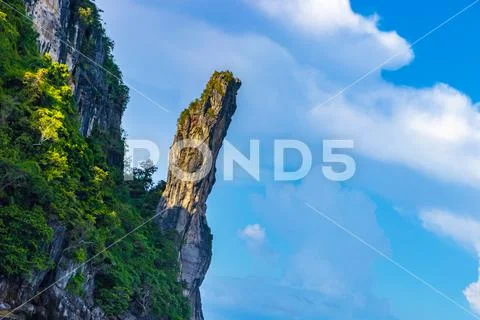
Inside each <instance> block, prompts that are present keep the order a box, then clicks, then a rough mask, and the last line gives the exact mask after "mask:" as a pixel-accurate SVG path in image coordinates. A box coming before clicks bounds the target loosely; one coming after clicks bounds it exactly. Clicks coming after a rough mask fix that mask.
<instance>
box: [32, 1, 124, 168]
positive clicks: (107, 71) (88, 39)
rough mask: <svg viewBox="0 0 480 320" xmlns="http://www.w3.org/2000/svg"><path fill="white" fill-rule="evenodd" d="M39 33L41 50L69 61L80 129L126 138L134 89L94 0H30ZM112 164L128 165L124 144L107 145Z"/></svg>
mask: <svg viewBox="0 0 480 320" xmlns="http://www.w3.org/2000/svg"><path fill="white" fill-rule="evenodd" d="M24 2H25V6H26V9H27V12H28V14H29V16H30V17H31V18H32V21H33V24H34V26H35V28H36V30H37V32H38V34H39V37H38V42H39V48H40V51H41V53H49V54H50V55H51V56H52V58H53V60H54V61H58V62H61V63H65V64H67V65H68V67H69V69H70V71H71V74H72V79H73V83H72V85H73V87H74V95H75V100H76V106H77V108H78V113H79V116H80V132H81V133H82V135H84V136H90V135H92V134H93V133H94V132H95V130H98V132H97V134H99V135H100V134H101V135H108V137H109V140H110V141H120V140H121V121H122V115H123V111H124V110H125V107H126V104H127V102H128V89H127V87H126V86H125V85H124V84H123V82H122V79H121V77H122V75H121V73H120V71H119V69H118V67H117V66H116V64H115V63H114V62H113V58H112V48H113V43H112V41H111V40H110V39H109V38H108V37H107V36H106V35H105V30H104V29H103V26H102V24H101V19H100V17H99V12H98V9H97V7H96V6H95V5H94V4H93V3H92V2H91V1H89V0H24ZM105 148H106V149H107V150H106V151H107V152H108V156H109V161H110V163H111V164H115V165H117V166H122V164H123V146H122V145H120V144H116V145H113V146H112V145H105Z"/></svg>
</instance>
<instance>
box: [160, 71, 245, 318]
mask: <svg viewBox="0 0 480 320" xmlns="http://www.w3.org/2000/svg"><path fill="white" fill-rule="evenodd" d="M240 85H241V83H240V81H239V80H238V79H235V78H234V77H233V75H232V74H231V73H230V72H220V73H219V72H216V73H214V75H213V76H212V78H211V79H210V81H209V83H208V84H207V88H206V89H205V91H204V93H203V94H202V97H201V99H200V100H196V101H194V102H193V103H192V104H191V105H190V107H189V108H188V109H186V110H185V111H184V112H183V113H182V115H181V116H180V119H179V122H178V127H177V133H176V135H175V138H174V144H173V146H172V148H171V159H176V166H178V167H179V168H181V169H182V170H183V171H184V172H189V173H192V172H197V171H198V170H199V169H200V168H201V167H202V164H203V161H204V160H203V156H202V155H201V154H200V153H199V152H198V151H194V150H193V149H189V148H185V149H183V150H180V147H179V145H178V143H179V142H180V141H182V140H183V141H185V140H186V139H189V140H194V141H202V142H203V143H204V144H205V145H206V146H208V149H209V150H210V151H211V155H212V168H211V170H210V171H208V172H207V173H206V176H205V177H204V178H203V179H201V180H200V181H184V180H182V179H179V177H178V176H176V175H175V174H173V172H172V163H171V164H170V170H169V174H168V180H167V185H166V189H165V192H164V194H163V198H162V200H161V201H160V204H159V206H158V208H157V213H158V214H159V218H158V221H157V224H158V226H159V228H160V229H161V230H162V231H163V232H173V233H174V235H175V239H176V244H177V246H178V250H179V262H180V271H181V272H180V281H182V283H183V284H184V295H185V296H186V297H188V299H189V300H190V303H191V306H192V311H193V315H192V320H201V319H203V314H202V304H201V298H200V291H199V288H200V285H201V284H202V282H203V279H204V278H205V274H206V273H207V270H208V267H209V266H210V261H211V257H212V234H211V232H210V228H209V227H208V224H207V218H206V216H205V214H206V209H207V207H206V201H207V197H208V195H209V194H210V191H211V190H212V187H213V185H214V183H215V171H216V168H215V160H216V159H217V156H218V152H219V151H220V148H221V146H222V143H223V139H224V138H225V135H226V134H227V130H228V127H229V125H230V122H231V119H232V116H233V114H234V112H235V110H236V108H237V104H236V95H237V91H238V89H239V88H240Z"/></svg>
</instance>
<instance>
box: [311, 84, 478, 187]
mask: <svg viewBox="0 0 480 320" xmlns="http://www.w3.org/2000/svg"><path fill="white" fill-rule="evenodd" d="M313 115H314V119H315V120H314V125H315V126H316V127H318V128H321V130H323V131H325V132H328V133H329V134H334V135H338V136H342V137H346V138H349V139H354V141H355V147H356V150H357V151H359V152H360V153H362V154H364V155H366V156H368V157H370V158H373V159H377V160H381V161H388V162H394V163H401V164H403V165H406V166H408V167H410V168H413V169H416V170H419V171H421V172H424V173H427V174H428V175H433V176H435V177H437V178H440V179H443V180H445V181H448V182H460V183H463V184H468V185H471V186H478V185H479V183H480V150H479V149H478V148H477V147H476V146H478V145H479V144H480V115H479V113H478V112H477V106H476V105H475V104H473V103H472V101H471V100H470V98H468V97H467V96H466V95H464V94H463V93H461V92H459V91H457V90H455V89H453V88H451V87H449V86H448V85H445V84H439V85H436V86H435V87H433V88H427V89H415V88H408V87H396V86H392V85H387V84H379V85H377V86H376V87H374V88H372V92H371V93H362V92H353V93H351V94H350V95H349V97H340V98H339V99H338V100H336V101H335V102H334V103H332V104H330V105H323V106H319V107H317V108H315V109H314V110H313ZM319 123H320V124H321V125H320V124H319Z"/></svg>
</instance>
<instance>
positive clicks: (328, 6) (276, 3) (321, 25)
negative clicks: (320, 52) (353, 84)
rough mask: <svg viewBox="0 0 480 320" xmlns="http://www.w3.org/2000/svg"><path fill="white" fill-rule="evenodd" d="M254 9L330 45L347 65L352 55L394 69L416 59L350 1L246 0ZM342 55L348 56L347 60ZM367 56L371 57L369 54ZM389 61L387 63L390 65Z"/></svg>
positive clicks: (398, 39) (375, 19) (396, 37)
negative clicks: (359, 12)
mask: <svg viewBox="0 0 480 320" xmlns="http://www.w3.org/2000/svg"><path fill="white" fill-rule="evenodd" d="M247 2H248V3H249V4H251V5H252V6H253V7H255V8H257V9H259V10H260V11H262V12H263V13H265V14H266V15H268V16H270V17H272V18H274V19H277V20H278V21H280V22H281V23H283V24H285V25H286V26H288V27H291V28H294V29H295V30H298V31H300V32H301V33H303V34H305V35H308V36H311V37H312V38H313V39H314V40H315V41H317V42H320V43H321V44H326V43H329V45H330V48H331V49H334V50H332V54H336V55H337V56H339V57H340V58H341V59H342V60H343V61H344V62H348V61H352V60H354V58H353V57H352V55H351V54H350V53H351V52H352V50H353V49H354V50H355V52H356V54H355V55H360V56H361V57H362V59H364V60H363V63H365V62H366V61H365V60H367V61H368V60H370V58H373V59H372V60H371V61H373V62H374V61H376V63H377V64H380V63H381V62H386V63H385V68H389V69H395V68H399V67H401V66H404V65H405V64H408V63H409V62H410V61H411V60H412V59H413V56H414V54H413V51H412V50H411V48H410V46H409V44H408V42H407V41H406V40H405V39H404V38H402V37H400V36H399V35H398V34H397V33H396V32H395V31H389V32H385V31H381V30H380V29H379V27H378V20H379V17H378V16H377V15H373V16H371V17H364V16H362V15H359V14H357V13H355V12H353V10H352V7H351V5H350V0H335V1H332V0H247ZM343 52H348V55H349V56H350V59H345V58H348V56H346V55H345V56H344V55H343ZM367 53H368V54H367ZM387 60H388V61H387Z"/></svg>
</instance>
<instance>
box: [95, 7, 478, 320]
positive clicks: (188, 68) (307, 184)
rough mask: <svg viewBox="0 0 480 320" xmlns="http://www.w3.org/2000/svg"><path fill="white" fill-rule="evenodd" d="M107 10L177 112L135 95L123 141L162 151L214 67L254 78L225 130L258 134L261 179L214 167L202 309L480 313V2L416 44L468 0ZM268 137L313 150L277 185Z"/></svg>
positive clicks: (133, 56) (232, 319)
mask: <svg viewBox="0 0 480 320" xmlns="http://www.w3.org/2000/svg"><path fill="white" fill-rule="evenodd" d="M472 1H473V0H472ZM97 3H98V5H99V6H100V8H102V9H103V10H104V11H105V12H104V15H103V16H104V20H105V22H106V24H107V31H108V33H109V34H110V35H111V37H112V38H113V40H114V41H115V43H116V49H115V56H116V59H117V61H118V62H119V64H120V66H121V68H122V70H123V73H124V76H125V80H126V81H127V83H128V84H130V85H132V86H133V87H135V88H136V89H137V90H139V91H141V92H142V93H144V94H145V95H146V96H148V97H150V98H151V99H153V100H154V101H156V102H157V103H158V104H160V105H162V106H163V107H165V108H166V109H168V110H169V112H165V111H164V110H162V109H161V108H159V107H158V106H156V105H155V104H152V103H151V102H149V101H148V100H147V99H145V98H144V97H142V96H141V95H139V94H138V93H136V92H135V91H134V90H132V98H131V103H130V105H129V107H128V110H127V112H126V115H125V119H124V128H125V129H126V131H127V133H128V135H129V138H132V139H150V140H152V141H155V142H156V143H157V144H158V145H159V146H160V147H161V150H162V152H163V153H164V154H165V153H166V152H167V150H168V147H169V145H170V143H171V140H172V137H173V134H174V131H175V126H176V119H177V117H178V115H179V113H180V112H181V110H182V109H183V108H184V107H185V106H187V105H188V103H189V102H190V101H191V100H193V99H194V98H195V97H197V96H199V95H200V93H201V91H202V89H203V86H204V85H205V83H206V81H207V80H208V78H209V76H210V74H211V73H212V72H213V70H215V69H217V70H219V69H229V70H232V71H233V72H234V73H235V75H236V76H238V77H239V78H240V79H241V80H242V82H243V86H242V88H241V90H240V92H239V96H238V111H237V113H236V114H235V116H234V120H233V123H232V125H231V129H230V131H229V133H228V137H227V139H228V140H229V141H231V142H232V143H233V144H234V145H235V146H236V147H237V148H238V149H240V150H241V151H242V152H244V153H245V154H248V152H249V140H250V139H260V143H261V167H262V170H261V181H260V182H257V181H255V180H254V179H253V178H251V177H250V176H249V175H248V174H246V173H245V172H244V171H243V170H241V169H238V168H237V169H238V170H236V171H235V174H236V179H235V180H234V181H229V182H226V181H222V174H221V170H220V172H219V174H218V182H217V184H216V186H215V188H214V190H213V192H212V195H211V197H210V200H209V202H208V206H209V208H208V219H209V223H210V225H211V227H212V231H213V234H214V257H213V262H212V266H211V268H210V270H209V273H208V275H207V279H206V280H205V282H204V284H203V287H202V294H203V303H204V312H205V316H206V319H208V320H220V319H222V320H240V319H241V320H247V319H260V320H262V319H312V320H313V319H368V320H372V319H373V320H377V319H401V320H411V319H436V320H447V319H448V320H450V319H458V320H463V319H475V317H476V316H475V314H477V313H476V312H479V314H480V284H479V283H477V282H476V281H477V280H478V270H477V269H478V250H480V201H479V198H480V197H479V193H480V190H479V185H480V148H478V146H479V145H480V114H479V113H478V105H477V103H476V101H478V100H479V99H480V90H479V89H478V83H479V81H478V76H477V75H478V74H479V73H480V63H479V57H478V49H479V44H478V40H477V34H478V32H479V29H480V19H479V17H480V4H478V5H475V6H473V7H471V8H469V9H468V10H466V11H465V12H463V13H462V14H460V15H458V16H457V17H455V18H454V19H452V20H451V21H450V22H448V23H447V24H446V25H444V26H442V27H441V28H440V29H438V30H436V31H435V32H434V33H432V34H429V35H427V36H426V37H424V38H422V41H420V42H418V43H417V39H419V38H421V37H422V36H424V35H426V34H427V33H428V32H429V31H430V30H432V29H434V28H436V27H437V26H439V25H440V24H442V23H443V22H444V21H445V20H447V19H448V18H450V17H452V16H453V15H455V14H456V13H458V12H459V11H461V10H462V9H463V8H465V7H466V6H468V5H469V4H470V3H472V2H471V1H465V0H455V1H453V0H449V1H447V0H441V1H433V0H424V1H418V0H417V1H413V0H404V1H378V0H377V1H373V0H362V1H356V0H355V1H354V0H352V1H351V2H349V0H283V1H280V0H232V1H225V0H210V1H203V0H196V1H191V0H164V1H153V0H150V1H147V0H142V1H138V0H137V1H134V0H115V1H113V0H97ZM412 44H414V46H413V47H411V45H412ZM367 75H368V76H367ZM358 79H361V81H356V80H358ZM352 83H355V85H354V86H351V84H352ZM345 88H347V90H344V91H342V89H345ZM338 92H341V94H337V93H338ZM332 96H333V97H334V98H333V99H332V98H331V97H332ZM337 138H341V139H351V140H353V141H354V142H355V148H354V150H353V151H352V152H350V155H351V156H353V158H354V159H355V161H356V163H357V172H356V175H355V176H354V177H353V178H352V179H350V180H348V181H346V182H342V183H338V182H332V181H328V180H326V179H325V178H324V176H323V174H322V170H321V166H322V164H323V162H322V159H323V157H322V140H323V139H337ZM274 139H300V140H302V141H304V142H305V143H307V144H308V145H309V146H310V148H311V150H312V154H313V169H312V170H311V172H310V173H309V174H308V175H307V176H306V177H305V178H304V179H303V180H302V181H296V182H291V183H287V182H283V183H279V182H274V181H273V179H272V176H273V165H272V161H273V151H272V146H273V140H274ZM163 159H165V157H163ZM288 159H289V163H288V164H289V165H290V166H292V167H294V166H295V165H296V164H297V163H298V159H296V158H295V157H290V158H288ZM159 166H160V173H159V175H160V177H164V176H165V170H166V163H165V161H164V160H163V161H161V163H160V164H159ZM220 167H221V166H220ZM306 202H307V203H309V204H310V205H311V206H313V207H314V208H316V209H317V210H318V212H320V213H321V214H319V213H318V212H315V211H314V210H312V209H311V208H309V207H308V206H307V205H306V204H305V203H306ZM322 215H323V216H322ZM325 217H328V218H330V219H331V220H333V221H335V222H336V223H337V224H338V225H335V224H333V223H332V221H329V220H328V219H326V218H325ZM339 226H340V227H339ZM366 244H368V245H369V246H371V247H368V246H367V245H366ZM372 248H373V249H374V250H372ZM379 253H381V254H379ZM389 259H390V260H389ZM392 262H393V263H392ZM399 265H401V266H402V267H405V268H406V269H408V272H407V271H406V270H405V269H402V268H399ZM409 272H410V273H409ZM412 274H415V275H416V276H417V278H415V277H414V276H412ZM419 279H421V280H419ZM422 281H423V282H422ZM425 283H428V284H430V286H433V287H435V288H437V289H438V290H439V291H435V290H434V289H432V287H428V286H427V285H425Z"/></svg>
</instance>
